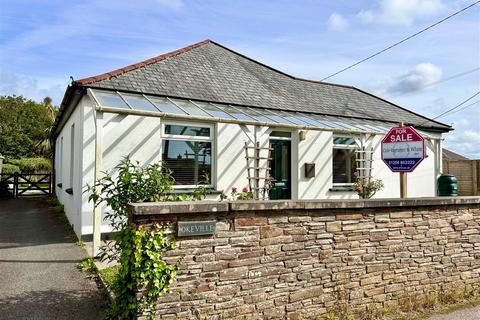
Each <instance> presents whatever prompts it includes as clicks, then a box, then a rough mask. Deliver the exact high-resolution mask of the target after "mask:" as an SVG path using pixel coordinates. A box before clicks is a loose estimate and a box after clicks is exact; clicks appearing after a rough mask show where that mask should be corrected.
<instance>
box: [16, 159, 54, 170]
mask: <svg viewBox="0 0 480 320" xmlns="http://www.w3.org/2000/svg"><path fill="white" fill-rule="evenodd" d="M8 163H9V164H12V165H15V166H17V167H18V168H19V169H20V172H22V173H49V172H51V171H52V164H51V162H50V160H49V159H46V158H22V159H10V160H8Z"/></svg>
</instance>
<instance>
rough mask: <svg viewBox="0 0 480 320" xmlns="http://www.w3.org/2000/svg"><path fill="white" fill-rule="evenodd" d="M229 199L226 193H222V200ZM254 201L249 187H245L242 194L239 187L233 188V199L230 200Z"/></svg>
mask: <svg viewBox="0 0 480 320" xmlns="http://www.w3.org/2000/svg"><path fill="white" fill-rule="evenodd" d="M228 199H229V197H228V195H226V194H225V193H223V192H222V194H221V195H220V200H228ZM252 199H253V192H252V191H249V190H248V187H243V188H242V192H238V189H237V187H233V188H232V193H231V198H230V200H232V201H236V200H252Z"/></svg>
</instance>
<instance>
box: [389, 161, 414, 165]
mask: <svg viewBox="0 0 480 320" xmlns="http://www.w3.org/2000/svg"><path fill="white" fill-rule="evenodd" d="M389 163H390V164H391V165H394V164H397V165H398V164H400V165H402V164H403V165H407V164H415V160H393V161H392V160H390V161H389Z"/></svg>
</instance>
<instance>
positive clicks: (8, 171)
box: [1, 163, 20, 174]
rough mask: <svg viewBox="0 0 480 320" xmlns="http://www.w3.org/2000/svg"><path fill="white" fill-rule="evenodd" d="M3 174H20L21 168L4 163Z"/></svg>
mask: <svg viewBox="0 0 480 320" xmlns="http://www.w3.org/2000/svg"><path fill="white" fill-rule="evenodd" d="M1 167H2V173H6V174H13V173H20V168H19V167H18V166H16V165H13V164H9V163H4V164H2V165H1Z"/></svg>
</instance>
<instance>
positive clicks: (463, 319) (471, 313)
mask: <svg viewBox="0 0 480 320" xmlns="http://www.w3.org/2000/svg"><path fill="white" fill-rule="evenodd" d="M457 319H458V320H479V319H480V306H475V307H471V308H466V309H461V310H457V311H454V312H450V313H447V314H437V315H434V316H431V317H430V318H427V319H425V320H457Z"/></svg>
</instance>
